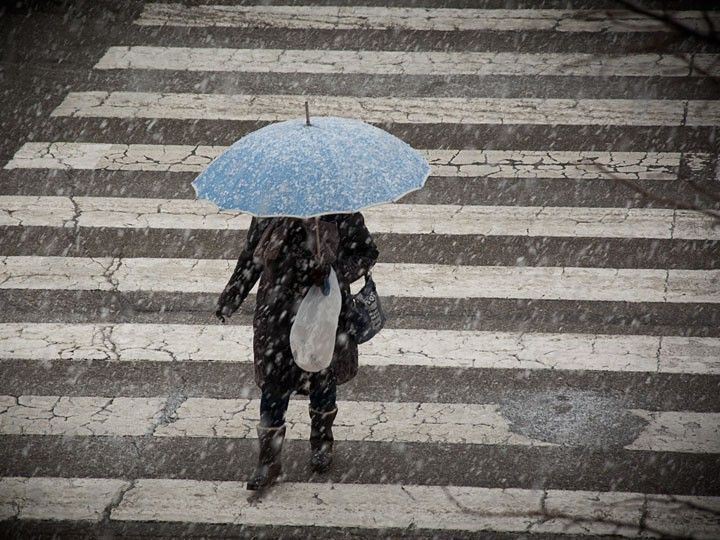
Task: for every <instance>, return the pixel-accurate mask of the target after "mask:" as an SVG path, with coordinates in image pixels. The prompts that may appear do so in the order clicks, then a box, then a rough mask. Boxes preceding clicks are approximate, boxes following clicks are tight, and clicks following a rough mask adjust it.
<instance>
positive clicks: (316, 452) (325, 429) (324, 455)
mask: <svg viewBox="0 0 720 540" xmlns="http://www.w3.org/2000/svg"><path fill="white" fill-rule="evenodd" d="M337 412H338V410H337V407H336V408H335V409H334V410H332V411H329V412H321V411H316V410H314V409H310V450H312V456H311V457H310V467H312V469H313V470H314V471H315V472H320V473H323V472H325V471H327V470H328V469H329V468H330V464H331V463H332V451H333V440H334V439H333V434H332V425H333V422H334V421H335V417H336V416H337Z"/></svg>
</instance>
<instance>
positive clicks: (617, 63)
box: [95, 45, 720, 77]
mask: <svg viewBox="0 0 720 540" xmlns="http://www.w3.org/2000/svg"><path fill="white" fill-rule="evenodd" d="M719 58H720V55H716V54H696V55H690V54H682V53H681V54H677V55H674V54H654V53H646V54H628V55H596V54H587V53H535V54H528V53H516V52H441V51H363V50H359V51H352V50H318V49H229V48H214V47H148V46H143V45H139V46H121V47H110V48H108V50H107V51H106V52H105V54H104V55H103V57H102V58H101V59H100V60H99V61H98V63H97V64H95V69H153V70H154V69H157V70H174V71H215V72H239V73H363V74H372V75H477V76H486V75H518V76H538V75H540V76H543V75H549V76H586V77H593V76H594V77H597V76H607V77H610V76H612V77H619V76H635V77H687V76H702V74H701V73H700V72H698V71H697V69H696V70H694V71H693V70H692V67H691V66H693V65H695V66H697V67H699V68H702V67H703V66H705V67H707V68H708V69H712V70H714V69H715V68H714V63H715V62H717V61H718V59H719Z"/></svg>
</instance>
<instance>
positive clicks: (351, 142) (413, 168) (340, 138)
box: [192, 116, 430, 218]
mask: <svg viewBox="0 0 720 540" xmlns="http://www.w3.org/2000/svg"><path fill="white" fill-rule="evenodd" d="M429 174H430V165H429V164H428V163H427V161H426V160H425V158H424V157H423V156H422V155H421V154H420V153H419V152H418V151H416V150H414V149H413V148H412V147H410V146H409V145H408V144H406V143H405V142H403V141H401V140H400V139H398V138H397V137H395V136H393V135H391V134H389V133H388V132H386V131H383V130H382V129H379V128H376V127H374V126H371V125H370V124H366V123H365V122H361V121H359V120H353V119H349V118H339V117H333V116H325V117H313V118H312V122H311V123H310V124H309V125H308V124H307V122H306V120H305V119H293V120H288V121H285V122H278V123H275V124H271V125H269V126H266V127H264V128H262V129H259V130H257V131H254V132H253V133H250V134H248V135H246V136H245V137H243V138H242V139H240V140H238V141H237V142H236V143H235V144H233V145H232V146H231V147H230V148H228V149H227V150H225V152H223V153H222V154H221V155H220V156H218V157H217V158H216V159H215V160H214V161H213V162H212V163H210V165H208V166H207V168H206V169H205V170H204V171H203V172H202V173H201V174H200V175H199V176H198V177H197V178H196V179H195V180H194V181H193V184H192V185H193V187H194V188H195V192H196V193H197V196H198V198H201V199H208V200H210V201H212V202H214V203H215V204H216V205H217V206H219V207H220V208H224V209H235V210H240V211H242V212H245V213H247V214H252V215H254V216H258V217H274V216H288V217H297V218H310V217H317V216H320V215H324V214H340V213H350V212H356V211H358V210H361V209H362V208H366V207H368V206H373V205H377V204H382V203H387V202H392V201H394V200H397V199H399V198H400V197H402V196H403V195H405V194H406V193H409V192H411V191H414V190H416V189H420V188H421V187H422V186H423V185H424V184H425V180H426V179H427V177H428V175H429Z"/></svg>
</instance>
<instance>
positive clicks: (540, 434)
mask: <svg viewBox="0 0 720 540" xmlns="http://www.w3.org/2000/svg"><path fill="white" fill-rule="evenodd" d="M500 412H501V414H502V415H503V416H505V417H506V418H507V419H508V420H510V430H511V431H512V432H513V433H519V434H521V435H525V436H527V437H530V438H533V439H538V440H541V441H544V442H549V443H553V444H559V445H562V446H578V445H585V446H590V447H593V448H614V447H624V446H628V445H630V444H632V443H633V441H635V440H636V439H637V438H638V436H639V435H640V433H641V432H642V430H643V429H644V428H645V426H647V425H648V422H647V421H646V420H644V419H642V418H640V417H638V416H636V415H634V414H632V413H631V412H629V411H628V410H627V409H626V408H625V407H624V406H623V405H622V397H617V396H614V395H613V394H612V393H608V392H603V393H600V392H594V391H591V390H587V389H571V388H566V389H560V390H552V391H527V390H525V391H523V390H521V389H517V390H516V391H514V392H513V395H512V397H506V398H504V399H503V400H502V401H501V402H500Z"/></svg>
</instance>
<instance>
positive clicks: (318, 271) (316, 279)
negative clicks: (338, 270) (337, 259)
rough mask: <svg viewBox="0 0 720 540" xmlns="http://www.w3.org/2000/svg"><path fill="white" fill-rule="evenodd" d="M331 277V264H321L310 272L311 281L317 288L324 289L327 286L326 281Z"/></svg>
mask: <svg viewBox="0 0 720 540" xmlns="http://www.w3.org/2000/svg"><path fill="white" fill-rule="evenodd" d="M329 275H330V265H329V264H321V265H319V266H317V267H315V268H313V270H312V271H311V272H310V281H312V284H313V285H315V286H317V287H322V286H323V285H325V280H326V279H327V278H328V276H329Z"/></svg>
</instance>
